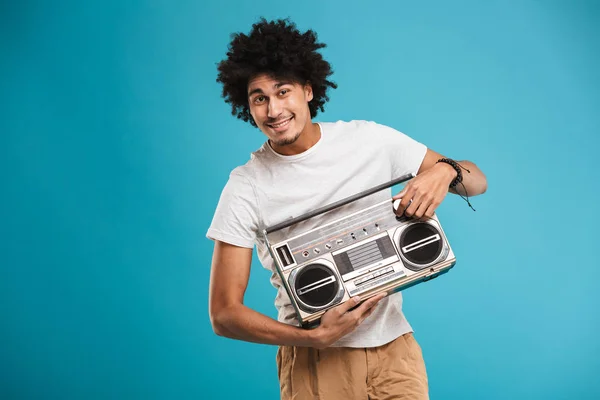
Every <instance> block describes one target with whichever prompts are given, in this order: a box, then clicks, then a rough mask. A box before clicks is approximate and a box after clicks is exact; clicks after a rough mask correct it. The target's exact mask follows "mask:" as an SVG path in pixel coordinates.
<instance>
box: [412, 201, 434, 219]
mask: <svg viewBox="0 0 600 400" xmlns="http://www.w3.org/2000/svg"><path fill="white" fill-rule="evenodd" d="M432 203H433V201H432V200H430V199H429V198H428V197H427V196H423V198H422V200H421V204H419V206H418V208H417V209H416V210H415V213H414V215H413V217H414V218H417V219H421V218H422V217H423V216H424V215H425V213H426V212H427V209H428V208H429V206H430V205H431V204H432Z"/></svg>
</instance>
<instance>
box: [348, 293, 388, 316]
mask: <svg viewBox="0 0 600 400" xmlns="http://www.w3.org/2000/svg"><path fill="white" fill-rule="evenodd" d="M386 295H387V293H385V292H384V293H380V294H378V295H376V296H373V297H371V298H370V299H368V300H365V302H364V303H362V304H361V305H360V306H359V307H357V308H356V310H354V311H352V312H353V313H356V314H358V315H362V314H364V313H365V312H367V310H369V309H370V308H371V307H374V306H375V305H376V304H377V303H379V302H380V301H381V299H383V298H384V297H385V296H386Z"/></svg>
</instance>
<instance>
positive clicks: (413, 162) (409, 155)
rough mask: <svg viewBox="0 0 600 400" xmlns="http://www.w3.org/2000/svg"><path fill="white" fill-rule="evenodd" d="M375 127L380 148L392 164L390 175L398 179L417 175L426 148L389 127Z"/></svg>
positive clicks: (376, 125)
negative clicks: (403, 176)
mask: <svg viewBox="0 0 600 400" xmlns="http://www.w3.org/2000/svg"><path fill="white" fill-rule="evenodd" d="M373 124H374V125H375V127H376V128H377V129H376V132H377V135H378V136H379V140H381V142H382V143H381V144H382V146H381V148H382V149H384V150H385V151H387V153H388V157H389V160H390V163H391V164H392V175H393V176H396V177H399V176H402V175H405V174H409V173H412V174H414V175H417V172H418V171H419V167H421V163H422V162H423V159H424V158H425V154H426V153H427V146H425V145H424V144H423V143H421V142H418V141H417V140H415V139H413V138H411V137H410V136H408V135H406V134H404V133H402V132H400V131H398V130H396V129H394V128H390V127H389V126H385V125H380V124H376V123H374V122H373Z"/></svg>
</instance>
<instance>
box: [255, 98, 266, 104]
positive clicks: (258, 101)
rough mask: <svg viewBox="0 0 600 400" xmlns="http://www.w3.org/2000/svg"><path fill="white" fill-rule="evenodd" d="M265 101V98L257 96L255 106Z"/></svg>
mask: <svg viewBox="0 0 600 400" xmlns="http://www.w3.org/2000/svg"><path fill="white" fill-rule="evenodd" d="M264 101H265V96H256V97H255V98H254V104H260V103H262V102H264Z"/></svg>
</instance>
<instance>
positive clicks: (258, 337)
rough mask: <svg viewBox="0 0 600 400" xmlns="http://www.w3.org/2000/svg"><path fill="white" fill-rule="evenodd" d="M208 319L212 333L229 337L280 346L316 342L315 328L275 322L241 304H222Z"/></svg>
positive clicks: (304, 345) (310, 344)
mask: <svg viewBox="0 0 600 400" xmlns="http://www.w3.org/2000/svg"><path fill="white" fill-rule="evenodd" d="M211 320H212V323H213V329H214V330H215V333H217V334H218V335H220V336H225V337H228V338H231V339H238V340H244V341H247V342H254V343H262V344H273V345H280V346H281V345H284V346H303V347H313V346H314V345H315V336H316V333H315V331H310V330H305V329H302V328H299V327H297V326H292V325H289V324H284V323H281V322H278V321H276V320H274V319H272V318H269V317H267V316H266V315H263V314H261V313H259V312H256V311H254V310H252V309H251V308H249V307H246V306H245V305H243V304H238V305H233V306H229V307H225V308H223V309H221V310H220V311H219V312H218V313H217V314H216V315H215V316H213V318H211Z"/></svg>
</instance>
